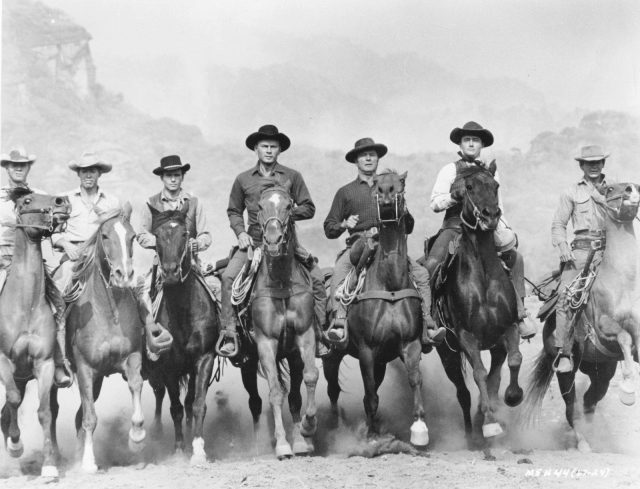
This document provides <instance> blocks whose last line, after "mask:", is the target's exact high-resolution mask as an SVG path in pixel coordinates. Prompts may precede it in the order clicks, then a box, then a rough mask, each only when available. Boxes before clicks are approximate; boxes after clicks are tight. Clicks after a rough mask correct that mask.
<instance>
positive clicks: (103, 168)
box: [69, 161, 111, 173]
mask: <svg viewBox="0 0 640 489" xmlns="http://www.w3.org/2000/svg"><path fill="white" fill-rule="evenodd" d="M69 168H70V169H71V171H74V172H78V171H79V170H86V169H87V168H97V169H98V171H99V172H100V173H109V172H110V171H111V164H109V163H103V162H98V163H94V164H92V165H86V166H84V165H78V164H77V163H76V162H75V161H72V162H71V163H69Z"/></svg>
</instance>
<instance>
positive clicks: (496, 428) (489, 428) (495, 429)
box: [482, 423, 503, 438]
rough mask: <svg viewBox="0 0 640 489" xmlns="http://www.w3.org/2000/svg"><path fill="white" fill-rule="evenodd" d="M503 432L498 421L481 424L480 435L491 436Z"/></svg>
mask: <svg viewBox="0 0 640 489" xmlns="http://www.w3.org/2000/svg"><path fill="white" fill-rule="evenodd" d="M502 433H503V431H502V427H501V426H500V423H487V424H483V425H482V436H484V437H485V438H493V437H494V436H498V435H501V434H502Z"/></svg>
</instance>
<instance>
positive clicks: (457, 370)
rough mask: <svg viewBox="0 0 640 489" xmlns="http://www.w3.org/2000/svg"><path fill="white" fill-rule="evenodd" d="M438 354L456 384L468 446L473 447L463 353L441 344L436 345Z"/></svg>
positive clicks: (469, 403)
mask: <svg viewBox="0 0 640 489" xmlns="http://www.w3.org/2000/svg"><path fill="white" fill-rule="evenodd" d="M436 351H437V352H438V355H440V360H441V362H442V366H443V367H444V371H445V373H446V374H447V377H449V380H450V381H451V382H453V384H454V385H455V386H456V396H457V398H458V403H459V404H460V408H461V409H462V417H463V419H464V432H465V437H466V439H467V446H468V448H469V449H471V448H472V445H473V440H472V435H473V431H472V425H471V394H470V393H469V389H467V384H466V383H465V381H464V375H463V373H462V355H460V353H459V352H457V351H453V350H451V349H450V348H449V347H448V346H447V345H439V346H438V347H436Z"/></svg>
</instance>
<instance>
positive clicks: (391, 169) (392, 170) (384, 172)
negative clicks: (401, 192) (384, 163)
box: [378, 168, 398, 177]
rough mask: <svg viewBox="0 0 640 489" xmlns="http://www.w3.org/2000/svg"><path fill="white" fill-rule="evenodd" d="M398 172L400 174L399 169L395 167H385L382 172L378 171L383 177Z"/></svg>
mask: <svg viewBox="0 0 640 489" xmlns="http://www.w3.org/2000/svg"><path fill="white" fill-rule="evenodd" d="M397 174H398V170H396V169H395V168H385V169H384V170H382V171H381V172H380V173H378V176H379V177H381V176H383V175H397Z"/></svg>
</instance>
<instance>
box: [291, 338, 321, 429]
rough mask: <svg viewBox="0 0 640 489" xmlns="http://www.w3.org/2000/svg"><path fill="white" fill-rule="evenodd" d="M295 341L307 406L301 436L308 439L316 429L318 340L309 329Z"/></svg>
mask: <svg viewBox="0 0 640 489" xmlns="http://www.w3.org/2000/svg"><path fill="white" fill-rule="evenodd" d="M296 339H297V341H298V348H299V349H300V356H301V357H302V363H303V371H302V377H303V380H304V385H305V387H306V389H307V405H306V407H305V414H304V417H303V418H302V425H301V428H302V435H303V436H306V437H310V436H313V435H314V434H315V432H316V429H317V427H318V420H317V417H316V413H317V411H318V408H317V406H316V386H317V385H318V377H319V376H320V373H319V372H318V367H316V361H315V349H316V341H319V340H316V338H315V331H314V330H313V328H309V329H308V330H307V331H306V332H305V333H304V334H303V335H299V336H298V337H297V338H296Z"/></svg>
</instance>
